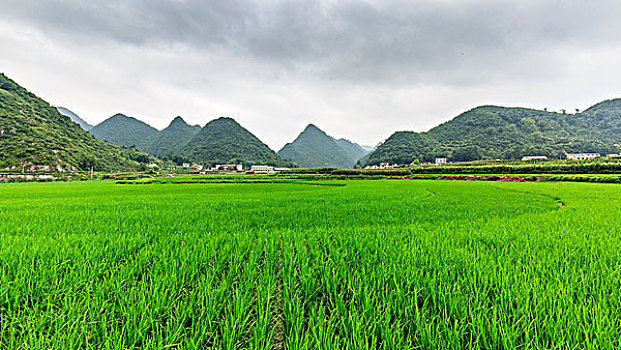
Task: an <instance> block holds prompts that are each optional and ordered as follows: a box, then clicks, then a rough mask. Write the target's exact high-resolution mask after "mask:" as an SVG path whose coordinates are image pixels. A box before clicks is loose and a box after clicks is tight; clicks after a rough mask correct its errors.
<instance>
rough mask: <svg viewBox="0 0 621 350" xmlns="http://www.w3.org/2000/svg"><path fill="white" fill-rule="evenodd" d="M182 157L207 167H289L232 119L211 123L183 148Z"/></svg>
mask: <svg viewBox="0 0 621 350" xmlns="http://www.w3.org/2000/svg"><path fill="white" fill-rule="evenodd" d="M179 153H180V154H181V155H183V156H184V157H186V158H188V159H190V160H192V161H194V162H197V163H205V164H207V163H209V164H228V163H243V164H244V165H245V166H249V165H253V164H254V165H260V164H261V165H276V166H279V165H285V164H286V162H284V161H283V160H282V159H281V158H280V157H279V156H278V155H277V154H276V153H275V152H274V151H272V150H271V149H270V148H269V147H267V146H266V145H265V144H264V143H263V142H261V141H260V140H259V139H258V138H257V137H256V136H254V135H253V134H251V133H250V132H249V131H248V130H246V129H244V128H243V127H242V126H241V125H239V124H238V123H237V122H236V121H235V120H233V119H231V118H219V119H216V120H212V121H211V122H209V123H207V125H205V126H204V127H203V128H202V129H201V130H200V131H199V132H198V133H197V134H196V135H194V137H193V138H192V139H191V140H190V141H189V142H188V143H187V144H185V145H184V146H183V147H181V149H180V151H179Z"/></svg>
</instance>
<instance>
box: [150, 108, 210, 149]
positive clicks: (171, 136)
mask: <svg viewBox="0 0 621 350" xmlns="http://www.w3.org/2000/svg"><path fill="white" fill-rule="evenodd" d="M200 130H201V127H200V126H198V125H188V124H187V123H186V122H185V121H184V120H183V118H181V117H176V118H175V119H173V121H172V122H171V123H170V125H168V127H166V128H165V129H164V130H162V131H160V132H158V133H156V134H153V135H152V136H151V137H150V138H149V139H148V140H147V144H146V146H145V147H146V148H145V151H146V152H149V153H151V154H154V155H156V156H158V157H164V158H169V159H172V158H173V157H174V156H178V155H179V154H180V153H179V152H180V150H181V147H183V146H184V145H185V144H186V143H188V142H189V141H190V140H191V139H192V137H194V136H195V135H196V134H197V133H198V132H199V131H200Z"/></svg>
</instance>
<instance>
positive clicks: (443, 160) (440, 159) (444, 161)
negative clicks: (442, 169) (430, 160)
mask: <svg viewBox="0 0 621 350" xmlns="http://www.w3.org/2000/svg"><path fill="white" fill-rule="evenodd" d="M442 164H446V158H436V165H442Z"/></svg>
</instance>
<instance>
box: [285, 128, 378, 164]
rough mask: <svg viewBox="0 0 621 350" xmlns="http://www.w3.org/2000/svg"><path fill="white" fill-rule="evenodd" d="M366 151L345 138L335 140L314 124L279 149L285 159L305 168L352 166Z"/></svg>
mask: <svg viewBox="0 0 621 350" xmlns="http://www.w3.org/2000/svg"><path fill="white" fill-rule="evenodd" d="M366 153H367V152H366V151H365V150H364V149H363V148H362V147H360V146H359V145H357V144H354V143H352V142H350V141H347V140H345V139H340V140H335V139H334V138H333V137H331V136H328V135H327V134H326V133H325V132H323V131H322V130H321V129H319V128H318V127H316V126H315V125H313V124H310V125H308V126H307V127H306V129H304V131H302V133H301V134H300V135H299V136H298V137H297V138H296V139H295V141H293V142H292V143H288V144H286V145H285V146H284V147H283V148H282V149H281V150H280V151H278V154H279V155H280V156H281V157H282V158H283V159H287V160H291V161H293V162H295V163H297V164H298V165H299V166H300V167H303V168H323V167H332V168H351V167H353V166H354V165H355V164H356V162H357V161H358V160H359V159H360V158H362V157H363V156H364V155H365V154H366Z"/></svg>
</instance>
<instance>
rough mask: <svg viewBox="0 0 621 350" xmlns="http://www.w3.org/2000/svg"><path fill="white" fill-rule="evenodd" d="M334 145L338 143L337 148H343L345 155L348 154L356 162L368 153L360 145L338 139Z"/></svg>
mask: <svg viewBox="0 0 621 350" xmlns="http://www.w3.org/2000/svg"><path fill="white" fill-rule="evenodd" d="M336 143H338V144H339V146H341V148H343V149H344V150H345V152H347V154H349V156H350V157H351V158H353V159H355V160H356V161H358V160H359V159H360V158H362V157H364V156H365V155H367V154H368V153H369V151H368V150H366V149H364V148H363V147H362V146H361V145H359V144H357V143H354V142H351V141H349V140H346V139H338V140H336ZM352 166H353V164H352Z"/></svg>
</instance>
